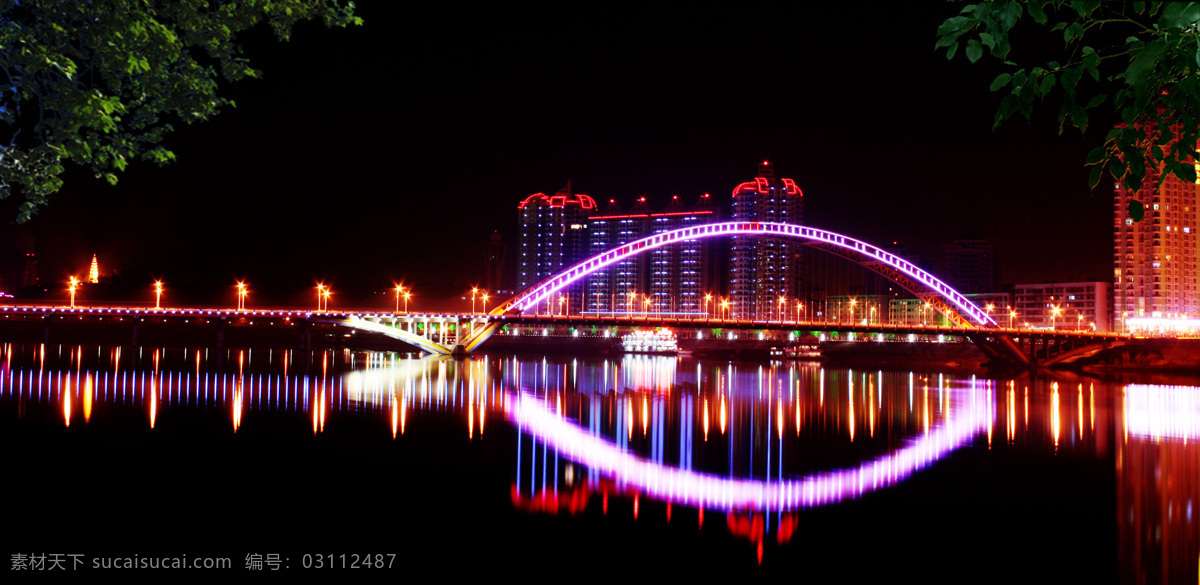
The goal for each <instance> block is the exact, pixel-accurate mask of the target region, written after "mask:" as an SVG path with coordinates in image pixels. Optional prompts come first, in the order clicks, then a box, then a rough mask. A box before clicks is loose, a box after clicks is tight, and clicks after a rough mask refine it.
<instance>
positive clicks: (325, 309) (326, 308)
mask: <svg viewBox="0 0 1200 585" xmlns="http://www.w3.org/2000/svg"><path fill="white" fill-rule="evenodd" d="M331 294H333V291H331V290H329V289H325V292H323V293H321V295H322V296H323V297H325V299H324V300H325V308H324V309H322V310H323V311H328V310H329V295H331Z"/></svg>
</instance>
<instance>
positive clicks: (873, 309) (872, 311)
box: [867, 307, 875, 325]
mask: <svg viewBox="0 0 1200 585" xmlns="http://www.w3.org/2000/svg"><path fill="white" fill-rule="evenodd" d="M874 321H875V307H871V314H870V315H869V316H868V317H867V325H871V324H872V323H874Z"/></svg>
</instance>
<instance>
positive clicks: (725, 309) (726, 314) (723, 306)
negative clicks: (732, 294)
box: [721, 299, 729, 319]
mask: <svg viewBox="0 0 1200 585" xmlns="http://www.w3.org/2000/svg"><path fill="white" fill-rule="evenodd" d="M721 312H722V313H723V315H722V317H721V318H722V319H729V299H725V300H723V301H721Z"/></svg>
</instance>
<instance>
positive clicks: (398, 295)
mask: <svg viewBox="0 0 1200 585" xmlns="http://www.w3.org/2000/svg"><path fill="white" fill-rule="evenodd" d="M403 292H404V285H400V284H397V285H396V312H397V313H399V312H400V293H403Z"/></svg>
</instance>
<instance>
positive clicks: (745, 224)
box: [491, 221, 997, 327]
mask: <svg viewBox="0 0 1200 585" xmlns="http://www.w3.org/2000/svg"><path fill="white" fill-rule="evenodd" d="M724 236H760V237H771V238H790V239H796V240H803V241H807V242H810V243H812V244H814V245H815V246H816V247H819V248H820V249H823V250H825V251H827V252H831V253H836V254H839V255H842V256H846V257H848V258H850V259H851V260H853V261H855V262H858V263H859V264H861V265H863V266H865V267H867V268H869V269H871V270H874V271H876V272H878V273H880V274H882V275H884V276H885V277H887V278H889V279H890V280H892V281H893V282H895V283H896V284H898V285H900V286H901V287H903V288H905V289H907V290H908V291H909V292H911V293H912V294H913V295H914V296H916V297H917V298H919V299H921V300H923V301H925V302H927V303H929V304H930V305H931V306H932V307H933V308H934V309H936V310H937V311H938V312H939V313H941V314H942V315H945V316H946V318H947V319H949V320H950V321H951V322H953V323H954V324H956V325H958V326H960V327H996V326H997V325H996V321H995V320H993V319H992V318H991V316H989V315H988V314H987V313H986V312H985V311H984V310H983V309H980V308H979V307H977V306H976V305H975V304H974V303H972V302H971V301H970V300H969V299H967V297H965V296H963V295H962V294H961V293H959V292H958V291H956V290H954V289H953V288H951V287H950V285H948V284H946V283H945V282H942V281H941V280H939V279H938V278H937V277H935V276H934V275H932V274H930V273H928V272H926V271H924V270H921V269H920V268H917V267H916V266H914V265H913V264H912V263H910V262H908V261H906V260H904V259H903V258H900V257H898V256H896V255H895V254H890V253H888V252H887V251H885V250H883V249H882V248H879V247H877V246H872V245H871V244H868V243H866V242H863V241H861V240H856V239H854V238H851V237H849V236H843V235H841V234H838V233H834V232H830V231H826V230H820V229H816V228H811V227H806V226H802V225H794V224H788V223H771V222H757V221H731V222H724V223H710V224H705V225H698V226H692V227H686V228H681V229H677V230H674V231H669V232H664V233H661V234H655V235H653V236H649V237H646V238H642V239H640V240H637V241H635V242H630V243H628V244H625V245H623V246H618V247H616V248H613V249H612V250H609V251H607V252H603V253H600V254H597V255H595V256H592V257H591V258H588V259H586V260H583V261H582V262H579V263H577V264H575V265H573V266H571V267H569V268H567V269H566V270H563V271H562V272H559V273H558V274H555V275H554V276H551V277H549V278H547V279H545V280H543V281H541V282H539V283H537V284H535V285H533V286H532V287H530V288H528V289H526V290H524V291H521V292H520V293H517V295H516V296H514V297H513V298H512V299H510V300H509V301H508V302H507V303H504V304H503V305H500V306H499V307H496V309H495V310H493V311H492V312H491V314H492V315H495V316H500V315H506V314H515V313H521V312H524V311H528V310H531V309H536V307H537V306H538V304H539V303H541V302H543V301H545V300H546V299H548V298H552V295H554V294H555V293H556V292H558V291H560V290H562V289H564V288H566V287H568V286H570V285H571V284H574V283H575V282H578V281H579V280H581V279H583V278H585V277H587V275H589V274H591V273H593V272H596V271H597V270H602V269H604V268H606V267H608V266H611V265H613V264H616V263H618V262H620V261H622V260H624V259H626V258H629V257H630V256H634V255H636V254H642V253H644V252H647V251H649V250H653V249H655V248H661V247H663V246H668V245H670V244H674V243H676V242H682V241H685V240H694V239H699V238H714V237H724Z"/></svg>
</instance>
